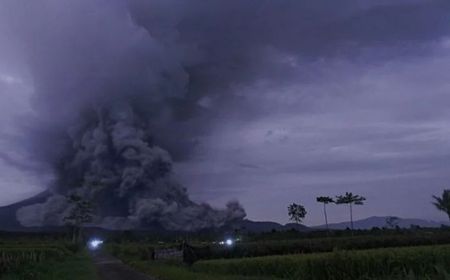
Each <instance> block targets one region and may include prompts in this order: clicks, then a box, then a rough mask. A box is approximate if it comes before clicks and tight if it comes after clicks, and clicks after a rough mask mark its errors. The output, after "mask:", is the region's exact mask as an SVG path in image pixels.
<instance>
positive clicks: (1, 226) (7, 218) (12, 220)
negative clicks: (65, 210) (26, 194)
mask: <svg viewBox="0 0 450 280" xmlns="http://www.w3.org/2000/svg"><path fill="white" fill-rule="evenodd" d="M49 195H50V193H49V192H48V191H44V192H41V193H39V194H37V195H35V196H33V197H31V198H28V199H25V200H22V201H19V202H17V203H14V204H11V205H8V206H3V207H0V230H3V231H36V230H42V228H30V227H24V226H22V225H21V224H20V223H19V222H18V221H17V219H16V211H17V210H18V209H20V208H22V207H24V206H27V205H31V204H35V203H42V202H44V201H45V200H46V199H47V198H48V196H49Z"/></svg>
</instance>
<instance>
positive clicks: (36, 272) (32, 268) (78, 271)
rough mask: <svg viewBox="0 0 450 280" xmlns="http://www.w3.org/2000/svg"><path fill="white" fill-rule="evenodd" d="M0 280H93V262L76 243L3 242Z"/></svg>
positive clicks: (0, 245) (0, 247) (0, 246)
mask: <svg viewBox="0 0 450 280" xmlns="http://www.w3.org/2000/svg"><path fill="white" fill-rule="evenodd" d="M0 279H1V280H80V279H83V280H95V279H96V273H95V268H94V266H93V263H92V261H91V259H90V257H89V256H88V254H87V253H86V252H85V251H82V250H78V246H74V245H73V244H71V243H64V242H59V241H53V242H51V241H45V242H42V241H40V242H36V241H31V240H30V241H28V242H27V241H24V240H21V241H20V242H16V241H14V240H9V241H6V242H5V241H3V242H1V244H0Z"/></svg>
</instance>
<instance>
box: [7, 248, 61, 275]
mask: <svg viewBox="0 0 450 280" xmlns="http://www.w3.org/2000/svg"><path fill="white" fill-rule="evenodd" d="M69 254H70V253H69V251H68V250H67V249H66V248H64V247H57V246H55V247H48V248H42V247H37V248H26V247H20V248H12V247H8V248H0V274H2V273H5V272H10V271H13V270H17V269H19V268H20V267H22V266H24V265H27V264H33V263H39V262H42V261H45V260H53V259H61V258H63V257H65V256H68V255H69Z"/></svg>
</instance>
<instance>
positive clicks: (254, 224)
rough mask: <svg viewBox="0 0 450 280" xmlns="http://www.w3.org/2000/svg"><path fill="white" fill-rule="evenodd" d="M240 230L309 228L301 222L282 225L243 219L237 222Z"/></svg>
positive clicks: (267, 230)
mask: <svg viewBox="0 0 450 280" xmlns="http://www.w3.org/2000/svg"><path fill="white" fill-rule="evenodd" d="M237 226H238V227H240V228H241V229H242V230H245V231H248V232H254V233H260V232H269V231H272V230H277V231H282V230H289V229H296V230H298V231H307V230H309V228H308V227H307V226H305V225H301V224H293V223H290V224H286V225H282V224H279V223H276V222H264V221H251V220H243V221H242V222H239V223H238V224H237Z"/></svg>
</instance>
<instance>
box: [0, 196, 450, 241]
mask: <svg viewBox="0 0 450 280" xmlns="http://www.w3.org/2000/svg"><path fill="white" fill-rule="evenodd" d="M49 195H50V193H49V192H48V191H44V192H42V193H40V194H38V195H36V196H34V197H32V198H29V199H26V200H23V201H20V202H17V203H14V204H11V205H8V206H3V207H0V231H23V232H27V231H28V232H32V231H46V230H55V228H51V227H49V228H37V227H36V228H30V227H23V226H22V225H20V223H19V222H18V221H17V219H16V211H17V210H18V209H19V208H21V207H24V206H26V205H31V204H35V203H42V202H44V201H45V200H46V199H47V198H48V196H49ZM386 218H387V217H376V216H374V217H369V218H366V219H362V220H357V221H354V228H355V229H371V228H373V227H379V228H382V227H387V224H386ZM442 224H444V225H447V226H450V223H449V222H436V221H429V220H423V219H404V218H399V220H398V226H399V227H401V228H410V227H411V226H412V225H417V226H420V227H440V226H441V225H442ZM329 226H330V228H331V229H336V230H344V229H346V228H350V222H342V223H333V224H330V225H329ZM233 228H240V229H241V230H244V231H247V232H253V233H261V232H269V231H272V230H277V231H283V230H290V229H296V230H298V231H308V230H314V229H323V228H325V225H321V226H316V227H307V226H305V225H301V224H294V223H288V224H286V225H282V224H279V223H276V222H270V221H251V220H247V219H245V220H243V221H241V222H238V223H237V224H234V225H233ZM230 229H231V228H229V227H225V228H224V230H230ZM154 230H155V229H154ZM218 230H221V229H218Z"/></svg>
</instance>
